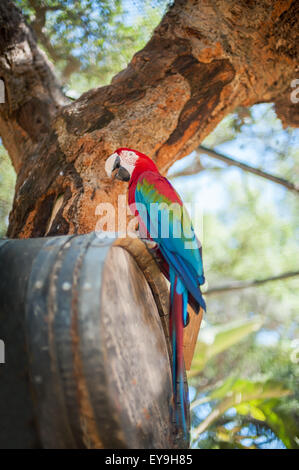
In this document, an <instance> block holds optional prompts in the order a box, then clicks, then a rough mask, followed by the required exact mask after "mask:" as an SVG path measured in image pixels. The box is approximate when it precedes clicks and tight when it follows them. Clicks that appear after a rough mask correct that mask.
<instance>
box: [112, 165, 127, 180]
mask: <svg viewBox="0 0 299 470" xmlns="http://www.w3.org/2000/svg"><path fill="white" fill-rule="evenodd" d="M114 178H116V179H117V180H120V181H130V173H129V172H128V170H126V169H125V168H124V167H123V166H120V167H119V170H118V171H117V172H116V173H114Z"/></svg>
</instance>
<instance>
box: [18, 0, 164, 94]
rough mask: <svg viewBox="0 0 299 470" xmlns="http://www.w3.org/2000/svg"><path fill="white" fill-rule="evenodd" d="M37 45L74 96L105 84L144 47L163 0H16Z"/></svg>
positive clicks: (161, 7) (158, 16) (158, 18)
mask: <svg viewBox="0 0 299 470" xmlns="http://www.w3.org/2000/svg"><path fill="white" fill-rule="evenodd" d="M16 3H17V5H18V6H19V7H20V8H21V9H22V11H23V13H24V14H25V17H26V20H27V22H28V23H29V24H30V25H31V27H32V28H33V30H34V32H35V34H36V36H37V39H38V42H39V45H40V46H41V47H42V48H43V49H44V50H45V51H46V53H47V55H48V57H49V58H50V60H51V61H52V62H53V63H54V65H55V68H56V71H57V72H59V73H60V77H61V79H62V81H63V83H64V85H65V87H66V90H67V91H68V92H69V93H70V94H73V95H75V96H77V95H78V93H82V92H84V91H87V90H88V89H90V88H91V87H95V86H99V85H105V84H107V83H109V81H110V79H111V78H112V77H113V76H114V75H115V74H116V73H118V72H119V71H120V70H122V69H123V68H124V67H126V65H127V64H128V62H129V61H130V60H131V58H132V56H133V54H134V53H135V52H137V51H138V50H140V49H142V47H143V46H144V45H145V43H146V42H147V41H148V39H149V37H150V35H151V33H152V31H153V28H154V27H155V26H156V25H157V24H158V23H159V21H160V19H161V16H162V13H163V11H164V10H165V8H166V7H167V5H168V3H169V2H168V1H166V0H154V1H149V0H147V1H141V0H135V1H134V2H133V5H134V8H133V9H132V5H130V2H127V1H121V0H84V1H79V0H75V1H70V0H44V1H43V2H41V1H39V0H16Z"/></svg>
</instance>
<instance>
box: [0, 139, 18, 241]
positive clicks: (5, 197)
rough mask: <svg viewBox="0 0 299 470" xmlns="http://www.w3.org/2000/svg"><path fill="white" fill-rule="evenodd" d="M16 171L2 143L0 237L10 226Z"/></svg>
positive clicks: (0, 158) (0, 149)
mask: <svg viewBox="0 0 299 470" xmlns="http://www.w3.org/2000/svg"><path fill="white" fill-rule="evenodd" d="M15 180H16V176H15V172H14V169H13V167H12V165H11V163H10V160H9V157H8V155H7V153H6V152H5V150H4V148H3V147H2V146H1V145H0V237H4V236H5V234H6V230H7V226H8V214H9V211H10V208H11V205H12V201H13V196H14V188H15Z"/></svg>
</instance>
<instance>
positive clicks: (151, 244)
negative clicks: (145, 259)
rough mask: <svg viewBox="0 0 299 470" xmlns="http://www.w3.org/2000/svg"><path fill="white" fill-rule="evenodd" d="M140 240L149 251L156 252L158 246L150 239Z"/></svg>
mask: <svg viewBox="0 0 299 470" xmlns="http://www.w3.org/2000/svg"><path fill="white" fill-rule="evenodd" d="M140 240H141V241H142V242H143V243H144V244H145V246H146V248H147V249H148V250H154V249H155V248H157V246H158V244H157V243H156V242H153V241H152V240H148V238H140Z"/></svg>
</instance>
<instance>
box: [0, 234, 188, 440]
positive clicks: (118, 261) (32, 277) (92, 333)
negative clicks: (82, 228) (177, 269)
mask: <svg viewBox="0 0 299 470" xmlns="http://www.w3.org/2000/svg"><path fill="white" fill-rule="evenodd" d="M133 245H134V249H133V250H132V246H133ZM141 247H143V250H144V246H143V244H142V242H141V241H140V240H136V241H130V242H128V241H120V242H119V241H118V242H116V240H115V239H113V238H105V239H103V238H99V237H97V236H96V234H95V233H91V234H88V235H81V236H62V237H52V238H42V239H29V240H5V241H2V242H1V244H0V270H1V280H0V339H2V340H4V343H5V353H6V361H5V364H0V381H1V387H0V416H1V427H0V448H6V447H11V448H18V447H22V448H24V447H25V448H26V447H38V446H40V447H43V448H155V449H159V448H176V447H186V446H187V445H188V443H186V442H185V441H184V439H183V437H182V435H181V433H177V432H176V433H175V431H174V425H173V423H172V422H171V421H170V416H171V413H170V409H171V400H172V385H171V383H172V382H171V369H170V360H169V358H170V351H169V344H168V338H167V318H166V316H167V311H168V306H167V300H166V299H167V298H168V293H167V286H166V284H165V280H164V278H163V276H162V275H161V274H160V272H159V269H158V268H157V266H156V265H155V262H154V261H152V260H151V256H150V255H149V253H148V252H147V250H144V251H145V254H144V253H143V255H142V256H140V253H139V252H140V250H141ZM132 253H133V254H134V253H135V254H136V256H135V255H134V256H132ZM138 253H139V255H138ZM147 257H148V258H147ZM151 263H153V264H152V268H150V266H151Z"/></svg>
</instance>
